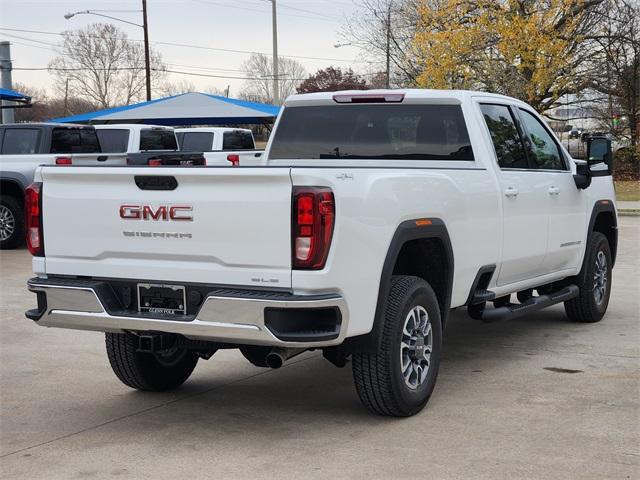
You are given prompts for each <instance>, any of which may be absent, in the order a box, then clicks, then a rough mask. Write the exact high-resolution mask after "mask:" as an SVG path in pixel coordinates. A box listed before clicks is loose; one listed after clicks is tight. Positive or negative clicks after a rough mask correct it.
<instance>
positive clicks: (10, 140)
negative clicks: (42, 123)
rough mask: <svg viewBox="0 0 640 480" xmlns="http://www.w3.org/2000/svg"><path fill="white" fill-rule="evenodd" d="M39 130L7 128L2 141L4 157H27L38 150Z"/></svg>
mask: <svg viewBox="0 0 640 480" xmlns="http://www.w3.org/2000/svg"><path fill="white" fill-rule="evenodd" d="M38 134H39V130H38V129H35V128H7V129H6V130H5V131H4V138H3V140H2V153H3V154H5V155H29V154H34V153H36V152H37V150H38Z"/></svg>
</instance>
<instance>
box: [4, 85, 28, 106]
mask: <svg viewBox="0 0 640 480" xmlns="http://www.w3.org/2000/svg"><path fill="white" fill-rule="evenodd" d="M0 100H8V101H11V102H17V103H18V105H16V104H15V103H10V104H5V103H3V104H2V108H25V107H30V106H31V97H30V96H29V95H25V94H24V93H20V92H16V91H15V90H9V89H8V88H0Z"/></svg>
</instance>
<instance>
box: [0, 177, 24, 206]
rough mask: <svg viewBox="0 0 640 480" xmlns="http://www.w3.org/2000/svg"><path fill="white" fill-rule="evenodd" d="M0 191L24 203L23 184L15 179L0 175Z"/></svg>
mask: <svg viewBox="0 0 640 480" xmlns="http://www.w3.org/2000/svg"><path fill="white" fill-rule="evenodd" d="M0 193H1V194H2V195H9V196H11V197H14V198H16V199H17V200H19V201H20V203H24V185H23V184H22V182H20V181H19V180H17V179H14V178H11V177H6V176H2V177H0Z"/></svg>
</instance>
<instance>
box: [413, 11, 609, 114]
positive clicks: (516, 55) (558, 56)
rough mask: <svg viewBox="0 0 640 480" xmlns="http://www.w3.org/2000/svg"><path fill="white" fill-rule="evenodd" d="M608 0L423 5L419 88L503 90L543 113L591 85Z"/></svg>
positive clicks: (418, 32)
mask: <svg viewBox="0 0 640 480" xmlns="http://www.w3.org/2000/svg"><path fill="white" fill-rule="evenodd" d="M603 3H604V0H502V1H495V0H494V1H491V0H422V1H420V2H419V4H418V6H417V11H418V19H419V20H418V23H417V25H416V31H415V34H414V37H413V44H412V46H413V48H414V50H415V51H414V58H416V59H419V62H420V74H419V75H418V76H417V78H416V80H415V83H416V85H417V86H420V87H428V88H429V87H430V88H463V89H480V90H486V91H492V92H500V93H503V94H506V95H509V96H512V97H516V98H520V99H522V100H524V101H526V102H527V103H529V104H531V105H532V106H533V107H534V108H536V109H538V110H540V111H543V110H546V109H547V108H549V107H550V106H551V105H552V104H553V103H554V102H555V101H556V100H558V99H559V98H560V97H562V96H563V95H565V94H567V93H574V92H579V91H581V90H583V89H584V88H586V87H587V86H588V78H587V77H586V76H584V75H582V73H583V71H585V70H586V69H585V66H586V65H588V62H589V60H590V58H589V49H588V48H586V47H587V45H586V43H585V42H586V41H587V39H588V38H589V36H590V34H591V33H592V32H593V31H595V30H596V28H597V23H598V20H599V19H600V18H601V17H600V13H601V12H600V8H601V7H602V6H603V5H602V4H603Z"/></svg>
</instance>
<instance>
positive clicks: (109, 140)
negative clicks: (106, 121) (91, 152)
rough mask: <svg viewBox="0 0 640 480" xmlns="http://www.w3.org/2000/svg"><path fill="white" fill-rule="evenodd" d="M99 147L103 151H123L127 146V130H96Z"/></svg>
mask: <svg viewBox="0 0 640 480" xmlns="http://www.w3.org/2000/svg"><path fill="white" fill-rule="evenodd" d="M96 134H97V135H98V140H100V147H101V148H102V151H103V152H105V153H125V152H126V151H127V147H128V146H129V130H119V129H109V130H102V129H100V130H96Z"/></svg>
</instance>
